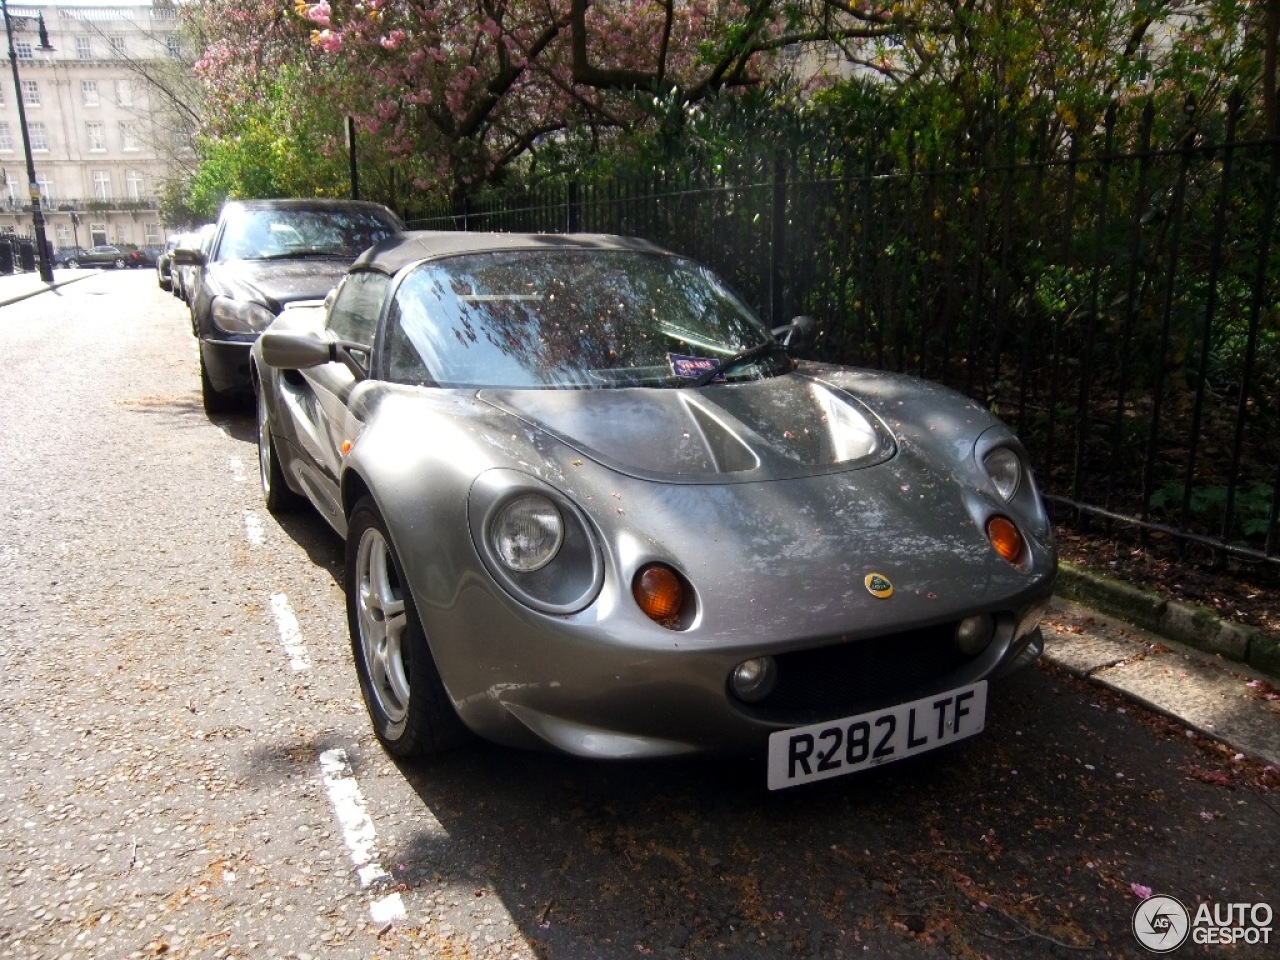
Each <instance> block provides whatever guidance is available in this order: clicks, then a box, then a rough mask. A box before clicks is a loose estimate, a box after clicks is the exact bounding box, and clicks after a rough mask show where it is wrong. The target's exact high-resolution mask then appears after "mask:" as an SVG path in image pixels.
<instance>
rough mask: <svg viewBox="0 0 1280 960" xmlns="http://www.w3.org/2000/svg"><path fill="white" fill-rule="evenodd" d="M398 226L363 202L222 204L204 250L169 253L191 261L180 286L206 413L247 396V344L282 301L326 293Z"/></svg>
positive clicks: (378, 208) (249, 387)
mask: <svg viewBox="0 0 1280 960" xmlns="http://www.w3.org/2000/svg"><path fill="white" fill-rule="evenodd" d="M403 228H404V225H403V224H402V223H401V222H400V219H399V218H398V217H397V216H396V215H395V214H394V213H392V212H391V211H390V210H388V209H387V208H386V207H384V206H382V205H381V204H378V203H370V202H368V201H360V200H321V199H307V200H300V199H299V200H235V201H231V202H229V203H227V204H225V205H224V206H223V208H222V211H221V213H220V214H219V216H218V222H217V225H216V227H215V229H214V234H213V238H212V240H211V241H210V243H209V247H208V249H207V250H205V251H199V252H196V253H190V252H188V251H187V250H186V249H181V248H180V249H179V250H177V251H175V253H174V260H175V262H177V263H188V264H190V265H191V266H192V267H193V270H192V272H191V274H190V275H189V276H188V277H187V278H184V285H185V292H186V295H187V301H188V303H190V305H191V322H192V327H193V329H194V330H195V335H196V337H197V339H198V340H199V341H200V388H201V396H202V398H203V400H204V407H205V410H206V412H208V413H217V412H221V411H224V410H227V409H228V408H230V407H233V406H235V405H237V404H239V403H240V402H242V400H247V399H248V398H249V397H250V396H251V392H252V384H251V381H250V378H249V348H250V347H251V346H252V344H253V341H254V340H256V339H257V338H258V334H259V333H260V332H261V331H262V330H264V329H265V328H266V327H267V325H268V324H270V323H271V321H272V320H274V319H275V317H276V315H277V314H278V313H279V312H280V311H281V309H283V308H284V306H285V304H288V303H291V302H294V301H298V300H313V299H321V298H323V297H324V296H325V294H327V293H328V292H329V291H330V290H331V289H332V288H333V286H334V284H336V283H337V282H338V281H339V280H340V279H341V278H342V276H343V275H344V274H345V273H346V271H347V267H348V266H350V264H351V262H352V261H353V260H354V259H355V258H356V257H357V256H358V255H359V254H360V253H361V251H363V250H365V249H367V248H368V247H369V246H371V245H372V244H374V243H376V242H377V241H379V240H381V239H383V238H384V237H387V236H389V235H391V234H393V233H396V232H398V231H400V230H402V229H403Z"/></svg>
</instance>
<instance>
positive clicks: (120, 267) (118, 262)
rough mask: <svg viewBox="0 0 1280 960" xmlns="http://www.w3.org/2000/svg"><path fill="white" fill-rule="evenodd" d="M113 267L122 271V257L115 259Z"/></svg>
mask: <svg viewBox="0 0 1280 960" xmlns="http://www.w3.org/2000/svg"><path fill="white" fill-rule="evenodd" d="M115 266H116V269H117V270H123V269H124V257H116V261H115Z"/></svg>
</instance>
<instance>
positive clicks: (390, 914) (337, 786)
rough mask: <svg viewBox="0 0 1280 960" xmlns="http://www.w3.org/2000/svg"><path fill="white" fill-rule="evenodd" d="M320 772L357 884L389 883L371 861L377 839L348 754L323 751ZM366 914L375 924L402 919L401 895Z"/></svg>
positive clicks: (338, 750)
mask: <svg viewBox="0 0 1280 960" xmlns="http://www.w3.org/2000/svg"><path fill="white" fill-rule="evenodd" d="M320 771H321V773H322V774H323V775H324V786H325V789H326V790H328V791H329V801H330V802H331V803H332V804H333V809H334V812H335V813H337V815H338V823H339V824H340V825H341V827H342V836H343V839H344V840H346V843H347V850H348V851H350V853H351V862H352V863H353V864H355V868H356V876H358V877H359V878H360V885H361V886H364V887H368V886H371V885H372V884H374V883H377V882H379V881H387V880H390V879H391V875H390V874H389V873H387V871H386V870H384V869H382V866H381V865H380V864H379V863H378V862H377V860H375V859H374V847H375V846H376V845H377V842H378V837H377V834H376V833H375V832H374V829H373V821H372V820H370V819H369V814H368V813H367V812H366V811H365V805H364V796H363V795H362V794H361V793H360V785H359V784H358V783H356V778H355V775H354V774H352V772H351V764H350V763H348V762H347V752H346V751H345V750H343V749H342V748H341V747H335V748H334V749H332V750H325V751H324V752H323V753H321V754H320ZM369 914H370V916H371V917H372V918H373V921H374V922H375V923H387V922H389V921H392V920H402V919H404V917H405V910H404V901H403V900H401V899H400V894H398V893H393V894H391V895H389V896H386V897H383V898H381V899H380V900H375V901H374V902H373V903H372V904H370V906H369Z"/></svg>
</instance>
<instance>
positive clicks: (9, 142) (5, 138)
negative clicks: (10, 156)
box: [0, 120, 13, 152]
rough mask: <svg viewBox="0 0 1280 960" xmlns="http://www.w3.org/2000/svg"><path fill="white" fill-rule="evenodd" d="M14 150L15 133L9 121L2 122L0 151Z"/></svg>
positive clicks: (0, 124) (0, 122)
mask: <svg viewBox="0 0 1280 960" xmlns="http://www.w3.org/2000/svg"><path fill="white" fill-rule="evenodd" d="M11 150H13V131H12V130H10V129H9V121H8V120H0V151H4V152H8V151H11Z"/></svg>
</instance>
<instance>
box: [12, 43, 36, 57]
mask: <svg viewBox="0 0 1280 960" xmlns="http://www.w3.org/2000/svg"><path fill="white" fill-rule="evenodd" d="M13 51H14V53H16V54H17V55H18V59H19V60H32V59H34V54H33V52H32V49H31V41H30V40H15V41H13Z"/></svg>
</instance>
